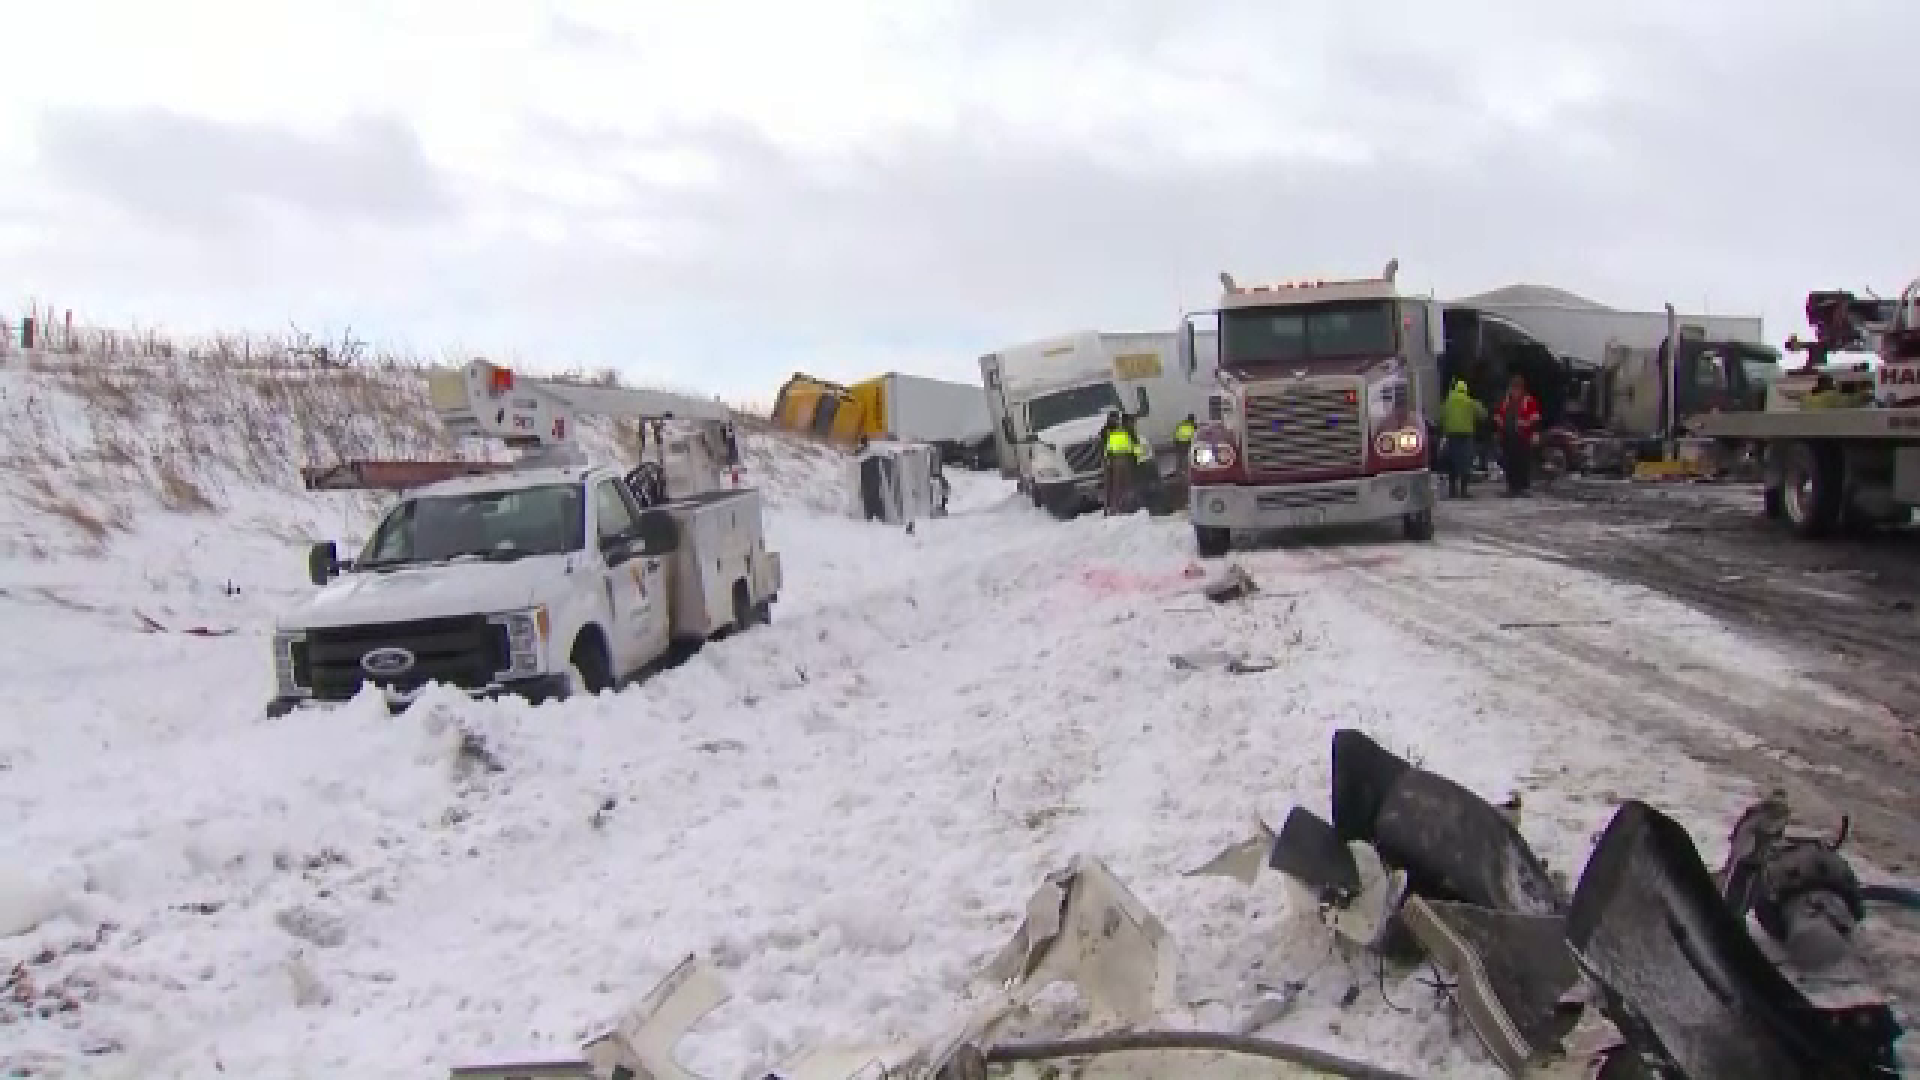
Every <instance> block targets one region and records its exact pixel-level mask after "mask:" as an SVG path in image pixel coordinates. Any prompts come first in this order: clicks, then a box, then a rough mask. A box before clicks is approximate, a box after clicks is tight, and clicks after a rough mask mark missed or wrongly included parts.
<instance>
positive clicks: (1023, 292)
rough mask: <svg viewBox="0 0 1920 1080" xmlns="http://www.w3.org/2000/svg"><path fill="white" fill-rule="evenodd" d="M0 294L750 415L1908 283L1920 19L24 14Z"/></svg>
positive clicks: (1775, 7)
mask: <svg viewBox="0 0 1920 1080" xmlns="http://www.w3.org/2000/svg"><path fill="white" fill-rule="evenodd" d="M0 13H3V14H0V56H4V57H5V59H4V61H0V82H3V83H4V85H5V87H6V91H5V92H4V93H0V283H4V287H5V289H6V290H7V291H8V292H10V293H11V294H13V295H11V296H4V297H0V302H4V303H6V304H7V305H9V306H11V307H15V308H18V307H23V306H24V304H25V303H26V302H27V301H28V300H29V299H34V298H37V299H40V300H42V301H52V302H55V303H58V304H60V305H62V306H71V307H73V308H75V309H76V317H78V318H84V319H88V320H90V321H106V322H110V323H125V322H138V323H141V324H155V323H159V324H165V325H169V326H173V327H178V328H181V329H205V328H215V327H220V328H236V329H237V328H256V329H264V330H274V329H280V328H284V327H286V326H287V324H288V323H289V322H294V323H298V324H299V325H301V326H303V327H307V328H311V329H315V330H329V329H332V330H338V329H340V328H343V327H346V326H348V325H351V326H352V327H353V328H354V329H355V330H356V332H357V333H358V334H360V335H361V336H367V337H372V338H377V339H379V340H382V341H387V342H398V343H403V344H407V345H411V346H413V347H416V348H419V349H422V350H429V351H435V352H438V351H440V350H441V349H443V348H447V347H456V346H457V347H461V348H465V349H468V350H485V351H488V352H492V353H495V354H499V355H513V354H518V355H519V356H522V357H525V358H528V359H533V360H538V361H539V362H540V363H542V364H544V365H555V366H565V365H568V364H572V363H580V364H583V365H589V366H597V365H603V364H616V365H619V366H622V367H624V368H626V369H627V370H629V371H631V372H633V373H634V374H635V375H636V376H639V377H643V378H653V379H657V380H662V381H668V382H674V383H678V384H682V385H696V386H702V387H705V388H707V389H710V390H712V391H714V392H721V393H726V394H728V395H729V396H730V397H732V398H734V399H735V400H740V399H743V398H744V399H750V400H751V399H758V400H761V401H765V400H768V399H770V398H771V396H772V393H773V390H774V388H776V387H777V386H778V384H779V382H780V381H781V379H783V378H784V377H785V376H786V375H787V374H788V373H790V372H791V371H793V370H795V369H803V370H808V371H813V372H818V373H821V374H825V375H829V376H839V377H858V376H863V375H866V374H869V373H877V372H879V371H883V370H889V369H894V370H906V371H918V372H922V373H925V374H933V375H945V376H959V377H972V378H977V377H978V368H977V366H976V358H977V357H978V356H979V355H980V354H981V353H982V352H986V351H990V350H992V349H993V348H995V347H997V346H1000V345H1006V344H1011V343H1013V342H1016V341H1021V340H1026V339H1031V338H1034V337H1039V336H1043V335H1047V334H1052V333H1059V332H1065V331H1068V330H1074V329H1082V328H1098V329H1113V330H1122V329H1126V330H1139V329H1161V328H1167V329H1170V328H1171V327H1172V326H1173V325H1174V323H1175V320H1176V319H1177V318H1178V316H1179V313H1180V311H1181V310H1182V308H1183V307H1200V306H1205V305H1208V304H1209V303H1211V301H1212V299H1213V292H1214V289H1215V288H1216V281H1217V277H1216V275H1217V273H1218V272H1219V271H1220V270H1223V269H1224V270H1231V271H1233V272H1234V273H1235V274H1236V275H1237V276H1239V277H1241V278H1242V279H1243V280H1268V279H1280V278H1288V277H1302V276H1339V275H1361V274H1368V273H1373V272H1377V270H1378V269H1379V267H1380V266H1381V265H1382V264H1383V263H1384V262H1385V261H1386V259H1387V258H1389V257H1392V256H1397V257H1399V259H1400V260H1401V264H1402V267H1403V278H1405V279H1406V280H1408V281H1409V282H1411V283H1415V284H1418V285H1419V286H1421V287H1423V288H1425V287H1432V288H1435V289H1437V290H1438V291H1439V292H1440V293H1441V295H1442V296H1458V295H1463V294H1467V293H1471V292H1477V291H1480V290H1483V289H1486V288H1490V287H1494V286H1498V285H1503V284H1508V283H1511V282H1514V281H1520V280H1525V281H1531V282H1536V283H1543V284H1553V285H1559V286H1562V287H1565V288H1569V289H1572V290H1574V291H1576V292H1581V293H1584V294H1587V295H1589V296H1591V297H1593V298H1595V299H1598V300H1601V301H1603V302H1609V303H1613V304H1616V305H1620V306H1635V307H1650V308H1657V307H1658V306H1659V304H1660V303H1661V302H1662V301H1664V300H1668V299H1672V300H1674V301H1675V302H1676V303H1678V304H1679V305H1680V306H1681V308H1682V309H1683V310H1695V311H1697V310H1701V309H1703V308H1709V307H1710V308H1711V310H1712V311H1713V312H1714V313H1718V314H1761V315H1764V316H1765V317H1766V319H1767V327H1768V333H1769V336H1770V337H1771V338H1772V339H1774V340H1775V341H1776V342H1777V341H1778V340H1780V339H1781V338H1784V337H1785V336H1786V334H1787V333H1788V332H1790V331H1792V330H1795V329H1797V328H1799V326H1800V324H1801V305H1802V302H1803V299H1804V295H1805V293H1806V291H1807V290H1808V289H1811V288H1823V287H1836V286H1838V287H1852V288H1861V287H1868V286H1871V287H1874V288H1877V289H1879V290H1881V291H1882V292H1887V291H1892V290H1895V289H1897V288H1899V287H1900V286H1901V285H1903V284H1904V283H1905V282H1906V281H1907V280H1908V279H1909V278H1910V277H1911V276H1912V275H1914V274H1916V273H1920V261H1916V260H1917V259H1920V256H1916V252H1920V244H1916V243H1915V239H1916V236H1920V226H1916V225H1915V222H1916V220H1920V219H1917V218H1916V216H1915V213H1914V209H1913V207H1914V196H1913V188H1912V185H1913V181H1914V177H1915V176H1916V175H1920V138H1917V137H1915V136H1914V135H1913V134H1912V132H1913V130H1914V129H1913V125H1912V124H1911V123H1910V122H1908V121H1906V120H1904V119H1903V115H1904V111H1905V110H1909V109H1910V108H1911V104H1912V93H1911V91H1912V90H1914V89H1915V88H1916V86H1920V83H1916V76H1915V75H1914V74H1913V71H1914V67H1913V55H1912V50H1913V46H1914V42H1915V41H1916V40H1920V3H1915V2H1914V0H1822V2H1821V3H1818V4H1814V3H1806V4H1787V3H1781V2H1778V0H1729V2H1724V3H1723V2H1719V0H1685V2H1674V0H1601V2H1595V3H1586V2H1583V0H1552V2H1543V0H1516V2H1511V3H1501V2H1493V0H1409V2H1399V0H1365V2H1360V0H1352V2H1348V3H1339V2H1329V3H1301V2H1292V0H1248V2H1227V0H1180V2H1178V3H1175V2H1172V0H1116V2H1112V3H1091V2H1089V3H1071V2H1067V0H974V2H963V0H926V2H918V0H865V2H846V3H842V2H836V0H802V2H788V3H776V2H772V0H768V2H765V3H752V4H745V3H729V2H727V0H701V2H698V3H689V2H686V0H675V2H653V0H581V2H566V3H560V2H555V3H539V2H536V0H512V2H489V0H448V2H429V0H309V2H306V3H285V2H280V0H238V2H231V3H228V2H216V0H166V2H164V3H162V2H156V0H127V2H123V3H109V2H103V0H59V2H57V3H56V2H30V0H4V2H0Z"/></svg>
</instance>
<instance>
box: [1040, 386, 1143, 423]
mask: <svg viewBox="0 0 1920 1080" xmlns="http://www.w3.org/2000/svg"><path fill="white" fill-rule="evenodd" d="M1119 407H1120V392H1119V391H1118V390H1115V389H1114V388H1113V384H1112V383H1110V382H1097V383H1089V384H1088V385H1086V386H1076V387H1074V388H1073V389H1071V390H1057V391H1055V392H1053V393H1051V394H1042V395H1041V396H1039V397H1037V398H1034V399H1033V400H1032V401H1029V402H1027V424H1028V426H1029V427H1030V428H1031V429H1032V430H1033V431H1035V432H1041V431H1045V430H1047V429H1048V428H1050V427H1053V426H1055V425H1057V424H1064V423H1066V422H1067V421H1069V420H1078V419H1080V418H1081V417H1083V416H1102V415H1105V414H1106V413H1107V412H1108V411H1109V410H1111V409H1118V408H1119Z"/></svg>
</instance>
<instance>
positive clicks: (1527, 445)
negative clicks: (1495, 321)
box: [1493, 372, 1540, 498]
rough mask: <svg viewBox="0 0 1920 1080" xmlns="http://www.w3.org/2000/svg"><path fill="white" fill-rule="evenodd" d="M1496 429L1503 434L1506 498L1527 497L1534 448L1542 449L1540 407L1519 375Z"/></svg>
mask: <svg viewBox="0 0 1920 1080" xmlns="http://www.w3.org/2000/svg"><path fill="white" fill-rule="evenodd" d="M1493 427H1494V430H1495V431H1497V432H1499V433H1500V468H1501V469H1502V470H1503V471H1504V472H1505V473H1506V474H1507V495H1508V497H1510V498H1511V497H1513V496H1517V495H1525V494H1526V493H1527V491H1528V489H1529V488H1530V487H1531V486H1532V483H1533V454H1534V448H1535V447H1537V446H1539V445H1540V403H1539V402H1538V401H1535V400H1534V398H1533V395H1532V394H1529V393H1527V380H1525V379H1524V378H1521V377H1520V374H1519V373H1518V372H1515V373H1514V376H1513V378H1512V380H1510V381H1509V382H1508V383H1507V396H1506V397H1505V398H1504V399H1502V400H1501V402H1500V407H1499V408H1498V409H1496V410H1494V413H1493Z"/></svg>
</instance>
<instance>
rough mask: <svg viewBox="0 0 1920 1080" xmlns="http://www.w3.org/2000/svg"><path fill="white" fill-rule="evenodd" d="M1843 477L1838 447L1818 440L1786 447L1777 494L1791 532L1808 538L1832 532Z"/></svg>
mask: <svg viewBox="0 0 1920 1080" xmlns="http://www.w3.org/2000/svg"><path fill="white" fill-rule="evenodd" d="M1845 478H1846V471H1845V467H1844V464H1843V463H1842V461H1841V459H1840V450H1839V448H1838V447H1835V446H1833V445H1832V444H1830V443H1820V442H1799V443H1794V444H1793V445H1792V446H1789V447H1787V452H1786V461H1785V462H1784V465H1783V468H1782V481H1783V482H1782V485H1781V496H1782V502H1783V504H1784V505H1783V508H1784V509H1785V510H1786V514H1787V523H1788V524H1790V525H1792V526H1793V528H1794V531H1795V532H1798V533H1799V534H1800V535H1801V536H1804V537H1808V538H1809V539H1812V538H1817V537H1822V536H1826V535H1828V534H1830V533H1832V532H1833V529H1834V526H1835V525H1837V524H1839V522H1840V511H1841V509H1842V504H1843V500H1844V499H1845V497H1846V496H1845V493H1844V490H1843V488H1844V483H1843V481H1844V480H1845Z"/></svg>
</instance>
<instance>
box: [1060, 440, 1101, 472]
mask: <svg viewBox="0 0 1920 1080" xmlns="http://www.w3.org/2000/svg"><path fill="white" fill-rule="evenodd" d="M1061 453H1062V454H1063V455H1064V456H1065V457H1066V459H1067V468H1069V469H1072V470H1073V475H1075V476H1080V475H1083V474H1085V473H1090V472H1099V471H1100V459H1101V457H1102V453H1101V450H1100V440H1098V439H1088V440H1087V441H1086V442H1079V443H1074V444H1073V445H1072V446H1069V447H1067V448H1066V449H1065V450H1063V451H1061Z"/></svg>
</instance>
